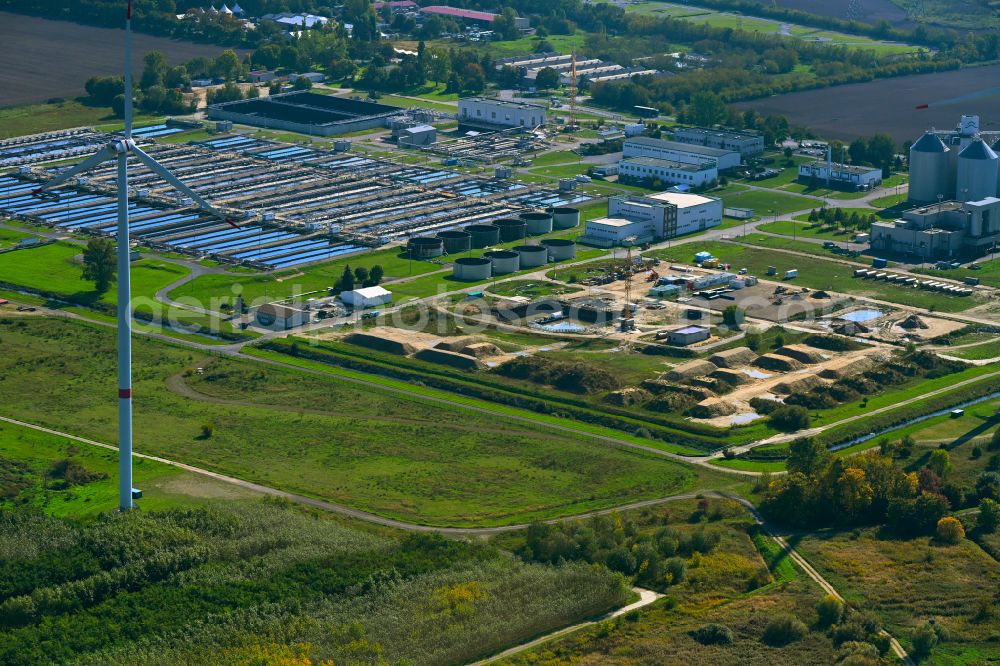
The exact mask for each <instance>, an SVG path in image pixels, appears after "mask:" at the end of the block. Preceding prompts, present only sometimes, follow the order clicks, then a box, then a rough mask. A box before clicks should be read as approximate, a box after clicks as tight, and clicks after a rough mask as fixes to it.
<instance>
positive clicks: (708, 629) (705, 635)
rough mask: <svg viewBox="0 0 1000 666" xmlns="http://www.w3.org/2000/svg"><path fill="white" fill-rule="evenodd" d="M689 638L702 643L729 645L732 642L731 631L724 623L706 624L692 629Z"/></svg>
mask: <svg viewBox="0 0 1000 666" xmlns="http://www.w3.org/2000/svg"><path fill="white" fill-rule="evenodd" d="M691 638H693V639H695V640H696V641H698V642H699V643H701V644H702V645H729V644H730V643H732V642H733V632H732V630H731V629H730V628H729V627H727V626H726V625H724V624H706V625H705V626H703V627H698V628H697V629H695V630H694V631H692V632H691Z"/></svg>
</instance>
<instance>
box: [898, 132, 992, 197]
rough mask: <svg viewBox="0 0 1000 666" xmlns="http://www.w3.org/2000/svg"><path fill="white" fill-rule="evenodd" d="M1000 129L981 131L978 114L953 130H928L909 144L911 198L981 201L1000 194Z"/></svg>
mask: <svg viewBox="0 0 1000 666" xmlns="http://www.w3.org/2000/svg"><path fill="white" fill-rule="evenodd" d="M997 150H1000V133H998V132H982V131H980V128H979V116H962V117H961V119H960V120H959V122H958V125H957V126H956V127H955V129H954V130H950V131H938V130H928V131H927V132H925V133H924V135H923V136H921V137H920V138H919V139H917V141H916V142H914V144H913V146H911V147H910V189H909V200H910V201H911V202H913V203H915V204H916V203H931V202H937V201H942V200H943V201H949V200H958V201H981V200H983V199H986V198H988V197H995V196H997V195H998V194H1000V158H998V157H997V153H996V151H997Z"/></svg>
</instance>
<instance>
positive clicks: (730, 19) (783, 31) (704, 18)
mask: <svg viewBox="0 0 1000 666" xmlns="http://www.w3.org/2000/svg"><path fill="white" fill-rule="evenodd" d="M629 9H630V10H631V11H639V12H642V13H644V14H657V15H664V16H669V17H671V18H676V19H683V20H685V21H695V22H697V23H704V24H706V25H710V26H712V27H714V28H731V29H733V30H744V31H746V32H757V33H761V34H765V35H774V36H775V37H778V36H783V37H795V38H798V39H802V40H805V41H811V42H822V43H824V44H831V45H837V46H846V47H849V48H857V49H871V50H874V51H876V52H878V53H880V54H910V53H918V52H921V51H923V50H925V49H922V48H920V47H916V46H911V45H909V44H899V43H896V42H886V41H879V40H875V39H871V38H869V37H865V36H861V35H848V34H845V33H842V32H835V31H831V30H820V29H817V28H812V27H809V26H803V25H796V24H794V23H786V22H781V21H777V20H774V19H768V18H759V17H755V16H747V15H742V14H738V13H735V12H721V11H714V10H712V9H699V8H697V7H692V6H690V5H676V4H671V3H658V2H644V3H642V4H639V5H633V6H632V7H630V8H629Z"/></svg>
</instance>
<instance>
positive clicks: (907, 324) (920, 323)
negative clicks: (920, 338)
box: [899, 314, 930, 331]
mask: <svg viewBox="0 0 1000 666" xmlns="http://www.w3.org/2000/svg"><path fill="white" fill-rule="evenodd" d="M899 327H900V328H905V329H906V330H908V331H913V330H916V329H927V328H930V326H928V325H927V324H925V323H924V320H923V319H921V318H920V317H918V316H917V315H915V314H911V315H910V316H909V317H907V318H906V319H904V320H903V321H901V322H899Z"/></svg>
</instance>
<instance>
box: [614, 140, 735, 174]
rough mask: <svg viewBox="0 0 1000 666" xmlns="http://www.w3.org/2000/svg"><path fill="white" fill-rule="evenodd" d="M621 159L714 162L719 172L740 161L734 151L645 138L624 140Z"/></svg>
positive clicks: (693, 162)
mask: <svg viewBox="0 0 1000 666" xmlns="http://www.w3.org/2000/svg"><path fill="white" fill-rule="evenodd" d="M622 157H624V158H628V157H655V158H658V159H661V160H670V161H672V162H683V163H684V164H703V163H705V162H714V163H715V165H716V167H717V168H718V169H719V170H720V171H722V170H723V169H731V168H733V167H738V166H739V165H740V159H741V158H740V154H739V152H738V151H735V150H725V149H723V148H710V147H708V146H698V145H695V144H690V143H681V142H680V141H666V140H664V139H653V138H650V137H645V136H637V137H634V138H631V139H625V142H624V143H623V144H622Z"/></svg>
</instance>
